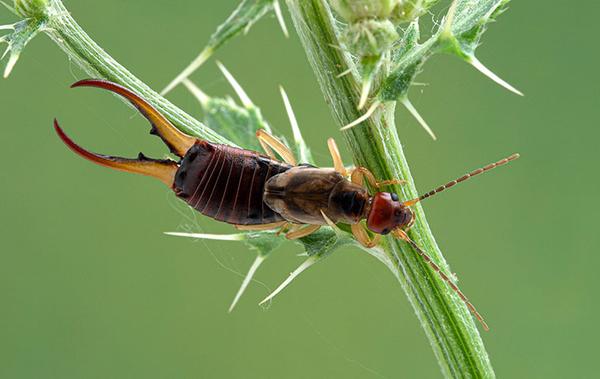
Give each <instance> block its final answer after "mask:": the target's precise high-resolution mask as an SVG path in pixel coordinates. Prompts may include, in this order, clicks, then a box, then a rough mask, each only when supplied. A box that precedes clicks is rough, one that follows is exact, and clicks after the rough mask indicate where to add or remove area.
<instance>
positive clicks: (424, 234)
mask: <svg viewBox="0 0 600 379" xmlns="http://www.w3.org/2000/svg"><path fill="white" fill-rule="evenodd" d="M287 3H288V6H289V9H290V12H291V15H292V19H293V22H294V26H295V28H296V31H297V33H298V35H299V36H300V40H301V42H302V44H303V46H304V49H305V50H306V54H307V56H308V60H309V61H310V64H311V66H312V68H313V70H314V72H315V74H316V76H317V79H318V82H319V84H320V86H321V90H322V92H323V94H324V96H325V99H326V102H327V104H329V105H330V107H331V111H332V113H333V116H334V119H335V121H336V123H337V125H338V126H342V125H346V124H348V123H350V122H351V121H353V120H356V119H357V118H358V117H360V116H361V113H360V112H359V111H358V110H357V108H356V104H358V100H359V95H360V79H359V77H358V75H356V68H355V67H354V64H353V63H352V60H351V58H350V56H349V55H348V54H347V53H345V52H343V51H341V50H340V48H339V47H340V46H341V44H340V42H339V41H338V37H337V35H336V29H335V26H334V25H335V24H336V22H337V21H336V20H334V18H333V16H332V14H331V10H330V8H329V6H328V4H327V3H326V1H325V0H287ZM348 68H351V69H352V72H353V73H351V74H348V75H344V76H342V77H338V74H340V73H341V72H343V71H345V70H347V69H348ZM394 110H395V103H392V102H388V103H384V104H382V105H381V106H380V107H379V108H378V110H377V111H376V112H375V113H374V114H373V115H372V116H371V117H370V118H368V119H367V120H366V121H365V122H363V123H361V124H359V125H358V126H356V127H354V128H351V129H349V130H348V131H346V132H344V139H345V140H346V142H347V143H348V145H349V146H350V149H351V151H352V153H353V156H354V161H355V163H356V164H357V165H360V166H364V167H366V168H368V169H369V170H371V171H372V172H373V173H374V174H375V176H376V177H378V178H381V179H389V178H401V179H405V180H407V181H408V184H407V185H404V186H402V187H398V188H395V190H396V191H397V192H398V193H402V194H403V196H404V197H403V198H404V199H412V198H415V197H417V191H416V189H415V185H414V182H413V179H412V176H411V174H410V170H409V166H408V163H407V161H406V158H405V156H404V153H403V151H402V145H401V143H400V139H399V138H398V134H397V132H396V127H395V123H394ZM415 214H416V222H415V225H414V226H413V228H412V229H411V230H410V232H409V235H410V237H411V238H412V239H413V240H414V241H415V242H416V243H417V244H418V245H420V246H421V247H422V248H423V249H424V250H425V251H427V252H428V253H429V254H430V256H431V257H432V258H433V260H434V261H435V262H436V263H438V264H439V265H440V267H441V268H442V270H444V271H445V272H446V273H450V272H451V271H450V270H449V268H448V265H447V263H446V261H445V260H444V257H443V256H442V254H441V252H440V250H439V248H438V246H437V244H436V242H435V239H434V237H433V235H432V233H431V230H430V228H429V226H428V224H427V221H426V219H425V214H424V213H423V209H422V207H421V206H420V204H417V205H416V206H415ZM382 248H383V251H384V254H385V256H387V257H388V259H389V261H390V262H391V264H388V267H390V269H391V270H392V272H393V273H394V275H395V276H396V277H397V278H398V280H399V281H400V284H401V285H402V288H403V290H404V292H405V293H406V295H407V296H408V299H409V301H410V303H411V305H412V306H413V308H414V310H415V313H416V314H417V317H418V319H419V321H420V323H421V326H422V327H423V329H424V331H425V334H426V335H427V338H428V339H429V341H430V343H431V346H432V347H433V351H434V353H435V355H436V357H437V360H438V362H439V364H440V367H441V370H442V372H443V374H444V375H445V376H446V377H453V378H472V377H475V378H494V377H495V374H494V371H493V369H492V366H491V363H490V361H489V358H488V355H487V352H486V351H485V347H484V345H483V341H482V340H481V337H480V335H479V332H478V329H477V326H476V324H475V321H474V319H473V318H472V316H471V315H470V313H469V311H468V309H467V307H466V306H465V304H464V303H463V302H462V301H461V300H460V298H459V297H458V296H457V295H456V294H455V293H454V292H453V291H452V290H451V289H450V288H449V287H448V286H447V285H446V284H445V283H444V282H443V281H442V280H441V279H440V278H439V277H438V275H437V274H436V273H435V272H434V271H433V270H431V269H430V268H429V266H428V265H427V263H426V262H425V261H424V260H423V259H421V258H420V257H419V256H418V255H417V252H416V251H414V250H412V249H411V247H410V246H409V245H408V244H407V243H405V242H404V241H400V240H397V239H394V238H392V237H388V238H386V239H385V242H384V244H383V246H382Z"/></svg>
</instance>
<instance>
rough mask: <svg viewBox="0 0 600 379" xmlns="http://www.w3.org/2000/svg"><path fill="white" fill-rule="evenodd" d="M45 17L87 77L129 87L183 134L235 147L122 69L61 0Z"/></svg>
mask: <svg viewBox="0 0 600 379" xmlns="http://www.w3.org/2000/svg"><path fill="white" fill-rule="evenodd" d="M44 17H46V22H45V28H44V32H45V33H46V34H48V35H49V36H50V38H52V40H53V41H54V42H55V43H56V44H57V45H58V46H59V47H60V48H61V49H62V50H64V51H65V52H66V53H67V55H68V56H69V57H70V58H71V59H73V60H74V61H75V62H77V64H78V65H79V66H80V67H81V68H82V69H83V70H84V71H86V72H87V73H88V74H89V75H91V76H93V77H95V78H103V79H106V80H110V81H112V82H115V83H118V84H121V85H123V86H125V87H127V88H130V89H131V90H133V91H134V92H136V93H138V94H140V95H141V96H142V97H143V98H144V99H146V100H147V101H148V102H149V103H150V104H152V105H153V106H154V107H155V108H156V109H157V110H158V111H159V112H161V113H162V114H164V115H165V116H166V117H167V118H168V119H169V120H170V121H171V122H173V124H174V125H175V126H176V127H178V128H179V129H181V130H182V131H184V132H187V133H190V134H193V135H195V136H198V137H201V138H205V139H207V140H210V141H212V142H217V143H225V144H229V145H235V144H234V143H232V142H231V141H228V140H227V139H225V138H223V137H222V136H220V135H219V134H217V133H216V132H214V131H213V130H211V129H209V128H208V127H206V126H205V125H203V124H202V123H201V122H200V121H198V120H196V119H194V118H193V117H192V116H190V115H189V114H187V113H186V112H184V111H183V110H181V109H180V108H178V107H177V106H175V105H173V104H172V103H171V102H170V101H168V100H167V99H165V98H164V97H162V96H160V95H159V94H158V93H157V92H155V91H153V90H152V89H151V88H150V87H148V86H147V85H146V84H145V83H144V82H142V81H141V80H140V79H138V78H137V77H135V76H134V75H133V74H132V73H131V72H129V70H127V69H126V68H125V67H123V66H121V65H120V64H119V63H118V62H117V61H116V60H115V59H114V58H112V57H111V56H110V55H108V54H107V53H106V52H105V51H104V50H103V49H102V48H101V47H100V46H98V44H97V43H96V42H94V41H93V40H92V39H91V38H90V36H88V35H87V33H86V32H85V31H84V30H83V29H82V28H81V27H80V26H79V25H78V24H77V22H75V20H74V19H73V17H71V14H70V13H69V11H67V9H66V8H65V6H64V5H63V4H62V2H61V1H60V0H50V1H49V2H48V4H47V5H46V10H45V15H44Z"/></svg>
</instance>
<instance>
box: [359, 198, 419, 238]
mask: <svg viewBox="0 0 600 379" xmlns="http://www.w3.org/2000/svg"><path fill="white" fill-rule="evenodd" d="M413 219H414V214H413V211H412V210H411V209H410V208H409V207H407V206H406V205H404V204H403V203H402V202H401V201H400V200H399V199H398V195H396V194H395V193H389V192H377V193H376V194H375V196H373V199H372V200H371V208H370V210H369V214H368V215H367V227H368V228H369V230H371V231H372V232H374V233H377V234H388V233H389V232H391V231H392V230H394V229H396V228H405V227H407V226H410V225H411V224H412V222H413Z"/></svg>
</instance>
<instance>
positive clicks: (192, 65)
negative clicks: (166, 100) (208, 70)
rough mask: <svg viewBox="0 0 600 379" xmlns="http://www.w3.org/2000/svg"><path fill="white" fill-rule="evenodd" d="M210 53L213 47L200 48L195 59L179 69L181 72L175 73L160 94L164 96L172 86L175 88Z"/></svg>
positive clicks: (208, 56) (209, 55) (205, 59)
mask: <svg viewBox="0 0 600 379" xmlns="http://www.w3.org/2000/svg"><path fill="white" fill-rule="evenodd" d="M212 54H213V49H212V48H211V47H208V46H207V47H206V48H205V49H204V50H202V52H201V53H200V55H198V56H197V57H196V59H194V60H193V61H192V63H190V64H189V65H188V66H187V67H186V68H185V69H183V71H181V73H180V74H179V75H177V77H175V79H173V80H172V81H171V83H169V84H167V86H166V87H165V88H164V89H163V90H162V91H160V94H161V95H163V96H164V95H166V94H167V93H169V92H171V90H172V89H173V88H175V87H176V86H177V85H178V84H180V83H181V82H183V80H184V79H187V78H188V76H190V75H192V74H193V73H194V71H196V70H197V69H198V68H199V67H200V66H202V64H203V63H204V62H206V61H207V60H208V58H210V57H211V56H212Z"/></svg>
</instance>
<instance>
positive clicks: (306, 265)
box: [258, 255, 320, 305]
mask: <svg viewBox="0 0 600 379" xmlns="http://www.w3.org/2000/svg"><path fill="white" fill-rule="evenodd" d="M319 259H320V258H319V257H318V256H316V255H313V256H312V257H308V258H307V259H306V260H305V261H304V262H302V264H301V265H300V266H298V268H297V269H295V270H294V271H292V272H291V273H290V276H288V277H287V278H286V279H285V280H284V281H283V283H281V284H280V285H279V287H277V288H276V289H275V291H273V292H271V294H270V295H269V296H267V297H265V299H264V300H263V301H261V302H260V303H258V305H263V304H264V303H266V302H267V301H269V300H271V299H272V298H274V297H275V296H277V294H279V292H281V291H283V290H284V289H285V287H287V286H288V285H289V284H290V283H291V282H292V281H293V280H294V279H296V277H297V276H298V275H300V274H302V272H303V271H304V270H306V269H307V268H309V267H310V266H312V265H314V264H315V263H317V262H318V261H319Z"/></svg>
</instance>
